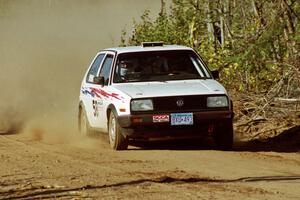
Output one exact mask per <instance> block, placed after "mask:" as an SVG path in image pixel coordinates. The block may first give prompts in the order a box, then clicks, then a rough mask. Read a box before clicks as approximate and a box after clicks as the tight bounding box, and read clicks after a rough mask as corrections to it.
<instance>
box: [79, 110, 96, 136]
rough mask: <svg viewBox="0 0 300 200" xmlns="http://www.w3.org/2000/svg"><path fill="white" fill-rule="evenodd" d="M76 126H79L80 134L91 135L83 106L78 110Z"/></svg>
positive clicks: (91, 131)
mask: <svg viewBox="0 0 300 200" xmlns="http://www.w3.org/2000/svg"><path fill="white" fill-rule="evenodd" d="M78 128H79V133H80V135H82V136H91V135H93V130H92V128H91V126H90V124H89V121H88V119H87V116H86V112H85V110H84V108H80V110H79V118H78Z"/></svg>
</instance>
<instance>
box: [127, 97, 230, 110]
mask: <svg viewBox="0 0 300 200" xmlns="http://www.w3.org/2000/svg"><path fill="white" fill-rule="evenodd" d="M208 96H212V95H191V96H171V97H155V98H152V101H153V107H154V110H153V111H146V112H145V111H142V112H141V111H136V112H133V114H138V113H139V114H142V113H153V112H154V113H168V112H199V111H215V110H228V109H229V107H222V108H208V107H207V106H206V105H207V97H208ZM214 96H216V95H214ZM179 101H181V102H183V105H181V103H180V102H179ZM178 102H179V103H178ZM178 104H179V105H178ZM180 105H181V106H180Z"/></svg>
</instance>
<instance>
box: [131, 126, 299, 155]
mask: <svg viewBox="0 0 300 200" xmlns="http://www.w3.org/2000/svg"><path fill="white" fill-rule="evenodd" d="M130 145H132V146H135V147H138V149H137V148H134V149H131V150H218V149H217V147H216V145H215V144H214V142H213V140H212V138H201V139H193V140H171V141H134V142H130ZM129 150H130V149H129ZM231 151H249V152H259V151H272V152H287V153H288V152H300V126H296V127H293V128H291V129H289V130H286V131H283V132H282V133H281V134H279V135H277V136H276V137H272V138H268V139H265V140H251V141H239V140H236V141H234V144H233V148H232V150H231Z"/></svg>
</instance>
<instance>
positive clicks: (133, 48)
mask: <svg viewBox="0 0 300 200" xmlns="http://www.w3.org/2000/svg"><path fill="white" fill-rule="evenodd" d="M166 50H193V49H192V48H190V47H186V46H181V45H163V46H155V47H143V46H127V47H114V48H107V49H104V50H102V51H114V52H116V53H118V54H119V53H131V52H147V51H166Z"/></svg>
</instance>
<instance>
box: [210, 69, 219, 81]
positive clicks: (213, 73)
mask: <svg viewBox="0 0 300 200" xmlns="http://www.w3.org/2000/svg"><path fill="white" fill-rule="evenodd" d="M211 75H212V76H213V78H214V79H219V78H220V75H219V71H218V70H213V71H211Z"/></svg>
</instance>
